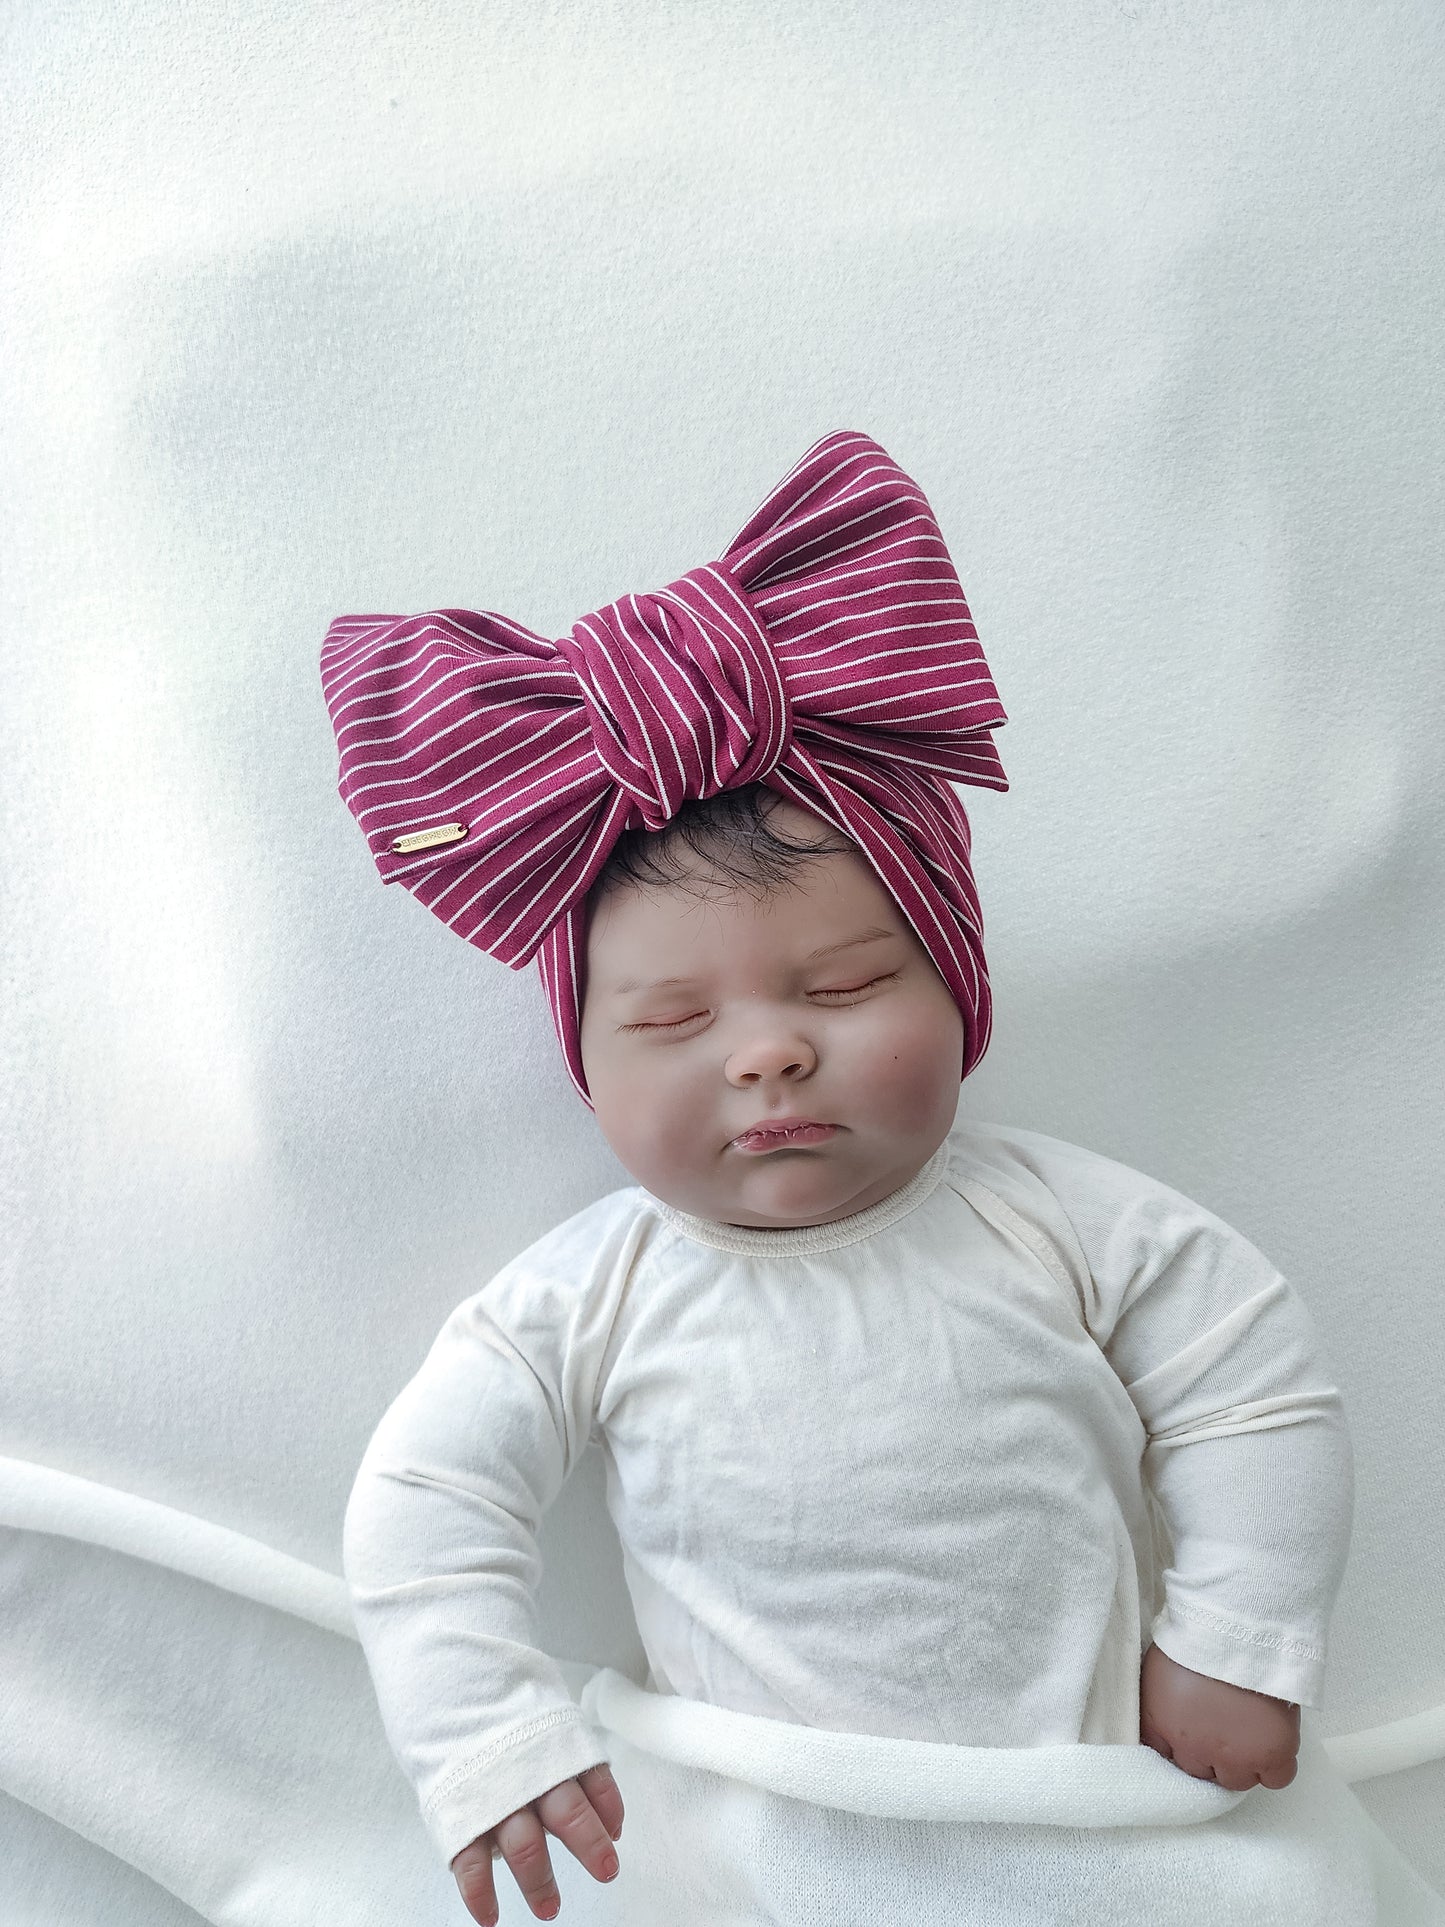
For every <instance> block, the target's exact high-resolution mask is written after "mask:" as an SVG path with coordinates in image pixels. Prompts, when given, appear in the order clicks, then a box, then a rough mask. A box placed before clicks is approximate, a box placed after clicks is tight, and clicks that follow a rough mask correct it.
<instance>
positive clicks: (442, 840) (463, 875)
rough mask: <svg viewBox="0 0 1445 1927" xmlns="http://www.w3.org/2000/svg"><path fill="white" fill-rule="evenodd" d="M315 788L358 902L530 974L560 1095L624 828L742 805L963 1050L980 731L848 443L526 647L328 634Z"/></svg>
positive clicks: (922, 585)
mask: <svg viewBox="0 0 1445 1927" xmlns="http://www.w3.org/2000/svg"><path fill="white" fill-rule="evenodd" d="M321 675H322V687H323V690H324V692H325V697H326V704H327V708H328V709H329V711H330V714H331V720H332V725H333V727H334V729H335V732H336V740H337V747H338V749H339V752H340V759H341V780H340V784H339V793H340V795H341V797H342V798H343V800H344V801H345V803H346V805H347V807H348V808H349V809H350V811H351V813H352V815H353V816H354V817H355V818H356V820H357V822H358V823H359V824H360V826H361V828H362V830H363V831H364V832H365V834H366V840H367V843H368V844H369V846H370V848H371V854H372V856H373V858H374V859H375V862H376V867H377V869H378V870H379V872H380V873H381V879H382V881H383V882H384V883H401V884H404V885H405V887H406V888H407V889H408V890H409V891H411V893H412V894H413V895H414V896H416V897H417V898H419V899H420V901H421V902H422V903H424V904H425V905H426V907H427V908H428V909H429V910H431V911H433V912H434V913H435V914H436V915H437V916H438V917H440V918H441V919H442V921H443V922H444V923H445V924H446V925H447V927H448V928H449V929H451V930H454V931H455V932H456V933H457V935H458V936H460V937H464V938H465V939H466V941H467V942H468V943H471V944H475V945H476V946H477V948H478V949H480V950H485V951H486V952H487V953H488V954H489V955H490V956H493V957H496V958H497V959H499V961H501V962H502V963H505V964H509V965H510V966H511V967H512V969H514V970H520V969H522V968H523V967H524V966H525V965H526V964H527V963H529V962H530V961H531V960H532V958H533V957H534V956H535V957H536V958H537V960H538V967H539V970H540V973H541V976H542V979H543V983H544V985H545V987H546V991H547V995H548V999H549V1001H550V1004H551V1007H552V1015H553V1021H554V1022H555V1024H556V1027H557V1034H558V1037H559V1039H560V1041H561V1044H562V1050H563V1055H564V1057H565V1058H566V1062H567V1068H568V1071H569V1073H570V1075H571V1078H572V1082H573V1084H574V1085H575V1086H576V1089H577V1092H578V1094H579V1096H580V1097H581V1098H582V1100H583V1102H584V1103H585V1104H587V1105H588V1107H589V1108H591V1104H592V1100H591V1097H590V1096H589V1094H588V1090H587V1080H586V1076H585V1073H584V1071H583V1066H582V1054H581V1047H580V1029H581V1009H582V999H583V996H584V995H585V988H586V958H587V927H586V918H587V912H586V903H585V899H586V896H587V892H588V890H589V889H590V887H591V885H592V883H593V882H594V881H595V880H596V878H597V876H598V874H599V872H600V871H601V870H602V868H603V865H604V864H605V863H606V861H607V858H608V855H609V854H610V852H611V850H612V848H613V846H614V844H615V843H616V841H617V839H618V837H619V836H621V835H622V833H623V831H624V830H627V829H631V828H634V827H637V826H639V825H640V826H645V827H646V828H647V829H649V830H660V829H662V828H663V826H664V825H665V824H666V823H668V822H669V821H670V820H671V819H672V817H673V816H674V815H676V813H677V810H678V808H679V806H680V805H681V803H682V802H683V801H684V799H685V798H688V797H697V798H705V797H709V796H715V795H717V794H718V793H719V792H720V791H722V790H727V789H740V788H742V787H743V786H744V785H745V784H748V783H753V782H764V783H766V784H767V785H768V786H769V787H770V788H772V789H775V790H777V791H778V792H779V793H780V794H782V795H783V796H786V797H789V798H790V799H791V800H792V801H793V802H795V803H798V804H801V805H802V807H803V808H805V809H807V810H810V811H812V812H813V814H814V815H816V816H819V817H821V818H822V819H823V820H824V821H825V822H827V823H830V824H832V825H833V827H834V828H835V829H837V830H839V831H841V832H842V833H843V834H844V835H845V836H847V837H849V838H851V839H852V841H853V842H854V843H856V844H857V846H858V847H859V849H860V851H861V852H862V854H863V855H864V856H865V857H866V858H867V859H868V861H869V862H871V864H872V866H873V868H874V870H875V872H876V873H877V875H878V878H879V881H880V882H881V883H882V885H883V886H884V888H885V889H887V890H888V891H889V892H890V894H891V895H892V896H893V898H894V900H895V901H896V902H897V904H898V906H899V908H900V909H901V910H902V912H903V914H904V915H905V916H906V917H907V919H908V921H909V923H910V924H911V925H912V927H913V929H914V930H915V931H916V933H917V935H918V937H919V939H920V941H921V942H922V943H923V945H924V946H925V948H926V949H927V950H928V952H929V955H930V956H931V957H932V958H933V961H934V963H935V964H936V966H937V968H938V970H939V973H940V975H941V976H942V977H943V979H944V981H945V983H946V984H947V985H948V988H949V990H950V991H951V992H952V994H953V997H954V1000H955V1002H956V1003H957V1004H958V1006H959V1009H960V1010H961V1011H962V1013H963V1017H964V1030H965V1043H964V1053H963V1065H962V1072H961V1075H962V1076H963V1077H967V1075H968V1073H969V1071H970V1070H971V1069H972V1068H973V1066H974V1065H975V1064H976V1063H977V1062H978V1060H979V1058H980V1057H982V1055H983V1053H984V1051H985V1049H986V1048H987V1046H988V1037H989V1031H990V1024H991V1003H990V998H989V987H988V972H987V968H986V965H985V962H984V954H983V924H982V918H981V916H980V913H979V906H978V897H977V892H976V890H975V888H974V881H973V873H972V870H971V868H970V864H969V826H968V819H967V817H966V816H965V815H964V812H963V808H962V805H961V804H960V803H959V801H958V799H957V797H956V796H955V795H954V793H953V791H952V789H951V788H950V787H949V784H950V782H954V783H974V784H979V785H981V786H983V787H984V788H987V789H997V790H1003V789H1007V788H1008V781H1007V778H1006V777H1005V775H1004V772H1003V766H1002V764H1001V763H1000V761H999V758H998V752H997V751H996V750H995V748H994V745H993V740H992V738H991V736H990V734H989V732H990V731H991V730H993V729H996V728H998V726H999V725H1000V724H1001V723H1003V722H1005V721H1007V717H1006V716H1005V714H1004V710H1003V706H1002V704H1001V703H1000V702H999V699H998V692H997V691H996V690H995V688H994V685H993V679H992V677H991V676H990V674H989V670H988V664H987V663H986V662H985V661H984V656H983V651H982V649H981V648H980V647H979V643H978V637H977V633H976V631H975V629H974V625H973V619H972V617H971V616H970V615H969V611H968V604H967V602H966V601H965V600H964V595H963V589H962V587H961V585H960V583H959V579H958V575H957V573H956V571H955V569H954V566H953V562H952V559H951V558H950V556H949V553H948V550H947V548H946V546H945V544H944V541H943V537H942V535H941V534H940V533H939V529H938V524H937V522H936V521H935V520H934V516H933V511H932V509H931V508H930V507H929V505H928V501H927V498H926V497H925V496H924V494H923V491H922V490H921V489H920V488H919V487H918V485H917V483H916V482H913V481H912V480H910V478H909V477H908V476H907V475H905V474H904V472H903V470H902V469H901V468H899V467H898V465H897V464H896V463H895V462H894V461H893V460H892V459H891V457H890V456H889V455H888V454H887V453H886V452H885V451H884V450H883V449H882V448H881V447H880V446H879V445H878V443H877V442H875V441H873V440H872V439H871V438H870V437H869V436H867V435H863V434H859V433H857V432H856V431H853V430H848V429H844V430H840V431H839V432H837V433H836V434H832V435H826V436H824V438H823V439H822V440H821V441H819V442H815V443H814V445H813V446H812V448H810V449H809V450H808V452H807V454H806V455H804V456H803V458H802V460H801V461H800V462H798V463H797V465H796V466H795V467H794V468H792V469H790V470H789V472H788V473H787V474H786V475H785V476H784V477H783V479H782V481H781V482H779V483H778V485H777V487H776V488H775V489H774V490H773V491H772V493H771V494H770V495H769V496H768V498H767V500H766V501H765V502H764V503H763V504H762V506H761V507H760V508H759V509H758V511H757V513H756V514H755V515H753V516H752V517H751V519H750V520H749V521H748V522H747V523H746V524H745V526H744V527H743V528H742V529H741V530H740V531H739V532H738V534H737V535H736V536H735V537H734V538H733V540H732V541H731V542H730V543H729V544H728V546H727V548H726V549H725V550H724V552H723V554H722V556H721V557H720V558H719V560H717V561H716V562H708V563H705V564H704V565H703V566H702V567H701V568H697V569H690V570H689V571H688V573H687V574H686V575H683V576H679V577H678V579H677V580H676V581H675V582H670V583H669V584H668V585H667V587H666V588H665V589H658V590H655V591H652V592H650V593H640V594H636V595H626V596H622V597H620V598H619V599H618V600H617V601H616V602H610V603H608V604H607V606H606V607H605V608H603V609H598V610H596V611H594V613H593V614H591V615H587V616H583V617H582V618H581V620H580V621H578V622H576V623H574V625H573V627H572V631H571V634H570V635H567V636H563V637H560V638H558V639H557V640H555V641H553V640H550V639H549V638H547V637H546V636H541V635H538V634H537V633H536V632H535V631H534V630H531V629H528V628H526V627H524V625H523V624H521V623H520V622H516V621H514V620H513V619H512V618H511V617H509V616H501V615H496V614H494V613H492V612H491V611H490V610H480V611H478V610H472V609H432V610H428V611H427V612H425V613H424V614H422V615H414V616H395V615H348V616H338V617H337V618H336V620H335V621H334V622H333V623H332V624H331V625H330V627H329V628H328V630H327V632H326V640H325V642H324V644H323V646H322V651H321Z"/></svg>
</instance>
